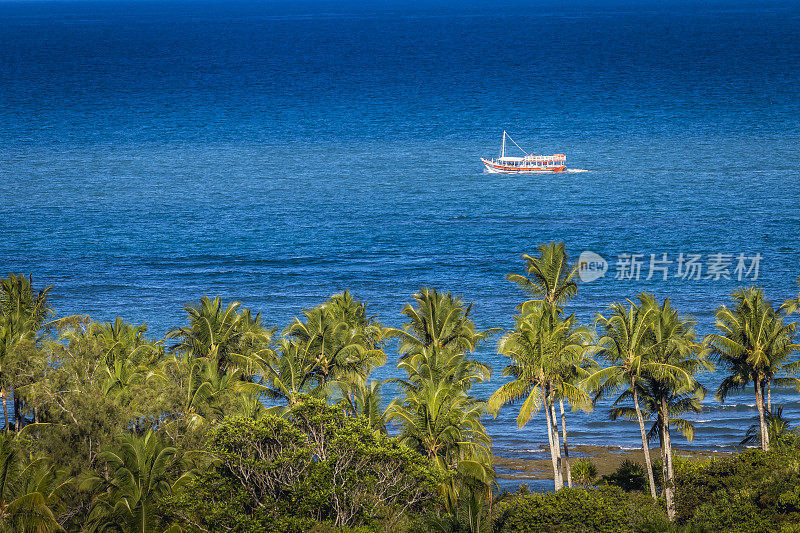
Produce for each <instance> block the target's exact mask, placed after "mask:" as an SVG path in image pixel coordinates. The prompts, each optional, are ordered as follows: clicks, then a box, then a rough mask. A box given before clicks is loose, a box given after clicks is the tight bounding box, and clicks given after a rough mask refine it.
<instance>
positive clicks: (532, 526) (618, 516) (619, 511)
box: [496, 486, 667, 533]
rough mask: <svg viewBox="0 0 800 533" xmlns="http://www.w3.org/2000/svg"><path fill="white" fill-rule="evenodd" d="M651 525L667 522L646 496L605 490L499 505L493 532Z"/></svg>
mask: <svg viewBox="0 0 800 533" xmlns="http://www.w3.org/2000/svg"><path fill="white" fill-rule="evenodd" d="M654 522H657V523H659V524H666V523H667V518H666V515H665V513H664V511H663V510H662V509H661V507H660V506H659V505H658V504H657V503H656V502H654V501H653V500H652V499H651V498H650V497H649V496H646V495H643V494H635V493H632V494H628V493H626V492H624V491H623V490H621V489H620V488H618V487H611V486H605V487H600V488H597V489H562V490H560V491H558V492H555V493H552V492H548V493H542V494H530V495H528V496H523V497H519V498H517V499H515V500H513V501H512V502H509V503H505V504H503V509H502V511H501V512H500V514H499V517H498V518H497V520H496V528H497V529H498V530H499V531H503V532H509V533H510V532H520V533H526V532H527V533H540V532H544V531H547V532H554V533H568V532H569V533H572V532H575V533H584V532H585V533H590V532H608V533H612V532H613V533H617V532H625V531H638V530H639V529H640V528H641V527H642V526H643V525H644V524H652V523H654Z"/></svg>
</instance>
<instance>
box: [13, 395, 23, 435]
mask: <svg viewBox="0 0 800 533" xmlns="http://www.w3.org/2000/svg"><path fill="white" fill-rule="evenodd" d="M21 407H22V406H21V402H20V401H19V396H18V395H17V391H16V390H15V391H14V431H19V430H20V429H21V428H22V409H21Z"/></svg>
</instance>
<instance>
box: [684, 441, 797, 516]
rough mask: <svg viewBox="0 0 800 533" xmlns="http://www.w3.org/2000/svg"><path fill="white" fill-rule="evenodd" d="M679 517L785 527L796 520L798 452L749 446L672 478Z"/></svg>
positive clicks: (687, 469) (686, 469)
mask: <svg viewBox="0 0 800 533" xmlns="http://www.w3.org/2000/svg"><path fill="white" fill-rule="evenodd" d="M676 485H677V490H676V508H677V512H678V521H679V522H681V523H688V524H691V525H694V526H697V527H699V528H702V529H703V530H705V531H711V532H713V531H726V532H727V531H732V532H751V531H787V527H788V526H790V525H791V524H796V523H800V452H798V451H797V450H796V449H791V448H783V449H778V450H773V451H770V452H766V453H765V452H763V451H761V450H748V451H745V452H743V453H740V454H736V455H732V456H731V457H726V458H721V459H715V460H714V461H709V462H707V463H705V464H702V465H701V466H699V467H694V468H681V469H679V470H678V472H677V478H676Z"/></svg>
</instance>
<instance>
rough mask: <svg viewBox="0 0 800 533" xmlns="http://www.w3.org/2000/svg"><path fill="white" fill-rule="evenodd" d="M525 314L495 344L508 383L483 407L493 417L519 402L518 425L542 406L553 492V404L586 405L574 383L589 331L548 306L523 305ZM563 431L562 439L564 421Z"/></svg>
mask: <svg viewBox="0 0 800 533" xmlns="http://www.w3.org/2000/svg"><path fill="white" fill-rule="evenodd" d="M525 310H526V314H524V315H519V316H517V317H516V327H515V329H514V330H513V331H511V332H509V333H507V334H506V335H505V336H503V338H502V339H500V342H499V344H498V351H499V352H500V353H501V354H503V355H506V356H507V357H509V358H511V364H509V365H508V366H507V367H506V368H505V369H504V370H503V374H504V375H506V376H511V377H512V378H513V380H512V381H509V382H507V383H505V384H503V385H501V386H500V388H499V389H497V391H495V393H494V394H492V396H491V397H490V398H489V402H488V409H489V411H490V412H492V413H494V414H495V416H497V412H498V411H499V410H500V407H502V406H503V405H505V404H507V403H511V402H514V401H517V400H523V399H524V400H523V403H522V405H521V407H520V410H519V414H518V416H517V425H518V426H519V427H523V426H524V425H525V424H526V423H528V421H530V419H531V418H532V417H533V416H534V415H535V414H536V413H538V412H539V411H540V410H541V409H542V407H544V414H545V422H546V426H547V436H548V441H549V445H550V457H551V459H552V462H553V479H554V483H555V489H556V490H558V489H560V488H561V487H563V473H562V470H563V466H562V456H561V443H560V437H559V435H558V422H557V418H556V413H555V402H556V400H560V401H563V399H567V400H568V401H570V403H571V404H572V405H574V406H576V407H579V408H587V406H588V405H590V402H589V397H588V395H587V394H586V393H585V392H584V391H583V390H581V388H580V387H578V386H577V385H576V384H575V379H574V377H575V376H581V377H583V370H582V368H583V362H582V359H583V357H584V354H585V352H586V350H587V346H586V341H587V340H588V331H587V330H585V329H584V328H576V327H575V319H574V317H572V316H570V317H568V318H566V319H564V318H562V317H561V316H560V315H559V314H558V313H555V312H554V311H553V306H552V305H551V304H549V303H546V302H544V303H540V304H539V305H528V306H525ZM562 409H563V407H562ZM562 429H564V435H565V437H566V427H565V425H564V420H563V419H562ZM565 440H566V439H565ZM568 475H569V473H568Z"/></svg>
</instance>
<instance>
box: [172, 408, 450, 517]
mask: <svg viewBox="0 0 800 533" xmlns="http://www.w3.org/2000/svg"><path fill="white" fill-rule="evenodd" d="M207 447H208V450H207V451H208V453H209V455H210V456H211V457H213V458H214V463H213V467H212V468H210V469H208V470H207V471H206V472H205V473H204V474H203V475H202V476H199V477H197V478H196V479H195V480H193V481H192V482H191V483H189V484H188V485H187V486H186V487H185V488H184V490H182V491H181V492H180V493H179V494H178V495H176V496H174V497H172V498H171V499H169V500H168V501H166V502H165V505H164V508H165V510H167V511H169V512H170V513H171V514H172V516H173V517H174V519H175V521H176V522H177V523H179V524H181V525H183V526H186V527H189V528H192V527H195V528H197V529H200V530H209V529H214V530H226V531H242V532H244V531H253V530H258V531H275V532H278V531H286V532H291V531H298V532H299V531H307V530H308V529H309V528H311V527H315V526H316V527H317V530H319V531H324V530H325V528H326V527H327V528H328V529H330V528H332V527H334V526H336V527H339V528H345V529H346V528H358V527H364V526H366V527H371V526H373V525H381V524H385V525H389V526H391V525H392V524H394V523H397V521H398V520H400V518H401V516H402V514H403V513H404V512H415V511H416V512H419V511H424V510H426V509H427V506H428V505H430V504H431V503H433V502H438V497H437V495H436V487H437V485H438V483H439V482H440V481H441V477H440V474H439V470H438V469H437V468H436V466H435V465H434V464H433V463H432V462H431V461H429V460H428V459H427V458H425V457H423V456H421V455H419V454H418V453H416V452H414V451H412V450H410V449H408V448H407V447H405V446H403V445H401V444H400V442H399V440H398V439H396V438H391V437H388V436H386V435H383V434H381V433H379V432H375V431H373V430H372V429H371V428H370V427H369V424H368V422H367V421H366V419H363V418H350V417H347V416H345V414H344V413H343V412H342V410H341V409H340V408H338V407H336V406H330V405H327V404H326V403H325V402H324V401H322V400H315V399H312V398H308V397H306V398H304V399H303V402H302V403H301V404H300V405H298V406H296V407H295V408H293V410H292V412H291V413H290V414H289V415H288V417H287V418H279V417H276V416H271V415H267V416H262V417H260V418H258V419H255V420H253V419H248V418H244V417H233V418H228V419H225V420H224V421H223V423H222V424H221V425H220V426H219V427H217V428H215V429H214V430H213V431H212V432H211V433H210V434H209V439H208V445H207ZM326 524H327V525H326Z"/></svg>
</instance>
